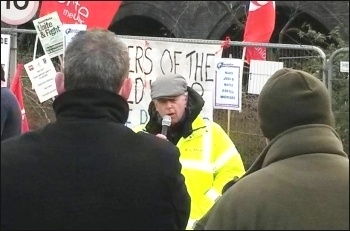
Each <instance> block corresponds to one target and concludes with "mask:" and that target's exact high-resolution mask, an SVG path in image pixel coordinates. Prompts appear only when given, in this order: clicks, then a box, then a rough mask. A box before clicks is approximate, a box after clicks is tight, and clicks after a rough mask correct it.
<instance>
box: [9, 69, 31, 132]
mask: <svg viewBox="0 0 350 231" xmlns="http://www.w3.org/2000/svg"><path fill="white" fill-rule="evenodd" d="M22 70H23V64H18V65H17V70H16V72H15V75H14V76H13V79H12V82H11V85H10V89H11V91H12V92H13V94H15V96H16V98H17V100H18V102H19V106H20V107H21V112H22V133H25V132H27V131H29V126H28V121H27V117H26V112H25V110H24V104H23V93H22V83H21V73H22Z"/></svg>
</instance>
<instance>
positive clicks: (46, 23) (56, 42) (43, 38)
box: [33, 11, 63, 58]
mask: <svg viewBox="0 0 350 231" xmlns="http://www.w3.org/2000/svg"><path fill="white" fill-rule="evenodd" d="M33 24H34V27H35V30H36V32H37V34H38V37H39V40H40V42H41V45H42V47H43V49H44V51H45V54H47V55H49V57H50V58H54V57H56V56H58V55H61V54H63V33H62V22H61V21H60V18H59V16H58V14H57V12H56V11H55V12H53V13H51V14H48V15H46V16H43V17H41V18H38V19H35V20H33Z"/></svg>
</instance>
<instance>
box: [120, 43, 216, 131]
mask: <svg viewBox="0 0 350 231" xmlns="http://www.w3.org/2000/svg"><path fill="white" fill-rule="evenodd" d="M122 40H123V42H124V43H125V44H126V45H127V46H128V48H129V56H130V71H129V77H130V78H131V79H132V80H133V89H132V91H131V94H130V97H129V100H128V101H129V105H130V113H129V119H128V122H127V126H128V127H134V126H137V125H140V124H144V123H146V122H147V121H148V119H149V118H148V113H147V111H148V105H149V103H150V102H151V97H150V86H151V83H152V82H153V81H154V80H155V79H156V78H157V77H158V76H164V75H165V74H168V73H176V74H181V75H183V76H184V77H185V78H186V79H187V83H188V85H189V86H191V87H193V89H194V90H196V91H197V92H198V93H199V94H200V95H202V96H203V98H204V100H205V105H204V107H203V110H202V112H201V114H202V116H203V117H204V118H206V119H209V120H212V118H213V100H212V98H213V96H212V89H213V79H214V74H215V72H214V71H215V67H214V58H215V57H221V54H222V49H221V45H208V44H190V43H177V42H161V41H145V40H137V39H125V38H123V39H122Z"/></svg>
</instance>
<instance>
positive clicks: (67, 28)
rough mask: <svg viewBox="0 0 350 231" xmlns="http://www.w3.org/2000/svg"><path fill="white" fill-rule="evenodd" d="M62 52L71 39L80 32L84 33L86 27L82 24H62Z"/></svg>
mask: <svg viewBox="0 0 350 231" xmlns="http://www.w3.org/2000/svg"><path fill="white" fill-rule="evenodd" d="M62 27H63V51H65V50H66V48H67V46H68V44H69V43H70V42H71V41H72V39H73V37H74V36H75V35H76V34H78V32H80V31H84V30H86V28H87V25H84V24H63V25H62Z"/></svg>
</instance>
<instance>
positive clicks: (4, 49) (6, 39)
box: [1, 34, 11, 86]
mask: <svg viewBox="0 0 350 231" xmlns="http://www.w3.org/2000/svg"><path fill="white" fill-rule="evenodd" d="M10 50H11V35H9V34H1V66H2V68H3V69H4V72H5V83H4V86H7V79H8V76H9V66H10Z"/></svg>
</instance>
